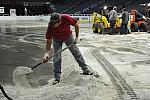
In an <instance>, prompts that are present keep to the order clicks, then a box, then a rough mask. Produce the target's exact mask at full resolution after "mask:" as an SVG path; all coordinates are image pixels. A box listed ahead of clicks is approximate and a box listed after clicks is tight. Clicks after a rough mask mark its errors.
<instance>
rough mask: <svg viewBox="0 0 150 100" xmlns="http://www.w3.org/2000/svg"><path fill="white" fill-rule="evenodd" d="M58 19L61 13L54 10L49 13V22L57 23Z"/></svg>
mask: <svg viewBox="0 0 150 100" xmlns="http://www.w3.org/2000/svg"><path fill="white" fill-rule="evenodd" d="M60 19H61V15H60V14H59V13H56V12H54V13H52V14H51V17H50V23H51V24H54V23H57V22H59V21H60Z"/></svg>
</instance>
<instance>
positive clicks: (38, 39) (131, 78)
mask: <svg viewBox="0 0 150 100" xmlns="http://www.w3.org/2000/svg"><path fill="white" fill-rule="evenodd" d="M46 27H47V22H42V21H39V22H34V21H33V22H32V21H31V22H26V21H24V22H23V21H22V22H9V21H8V22H6V21H4V22H0V82H1V83H2V84H4V85H6V86H7V85H13V81H12V74H13V71H14V70H15V68H16V67H18V66H28V67H32V66H34V65H35V64H37V63H39V61H40V60H41V59H42V57H43V54H44V51H45V31H46ZM80 27H81V29H80V38H81V42H80V44H79V48H80V50H81V52H82V53H83V56H84V57H85V60H86V61H87V63H88V64H89V66H90V67H91V68H92V69H93V70H94V71H96V72H98V73H99V74H100V75H101V78H102V80H103V82H104V83H106V84H108V86H105V88H104V87H103V88H102V87H101V89H102V90H100V91H99V92H98V95H99V96H100V98H101V99H99V97H98V96H96V98H97V99H96V98H95V99H91V100H117V99H114V98H115V95H116V94H115V92H114V89H113V86H112V85H111V82H110V80H109V77H108V76H107V75H106V73H105V71H104V70H103V69H102V67H101V65H100V64H99V63H98V62H97V61H96V59H95V57H94V56H93V55H92V54H91V52H92V50H93V49H95V48H98V49H100V51H101V54H103V55H104V56H105V57H106V59H107V60H108V61H109V62H110V63H111V64H113V65H114V66H115V68H116V69H117V70H118V71H119V72H120V74H121V75H122V76H123V77H124V79H125V80H126V81H127V83H128V84H129V85H130V86H131V87H132V88H133V89H134V90H135V92H136V93H137V94H138V96H139V97H140V98H141V100H150V97H149V95H150V89H149V88H150V86H149V84H150V81H149V76H150V74H149V72H150V68H149V65H150V51H149V49H150V48H149V45H150V34H148V33H133V34H128V35H99V34H94V33H93V32H92V30H91V24H80ZM67 54H68V53H66V55H67ZM66 55H64V57H66ZM64 63H67V62H64ZM71 64H72V65H71ZM73 65H75V66H76V64H74V63H73V62H72V63H70V62H69V64H68V65H67V66H73ZM67 68H68V67H67ZM63 70H64V69H63ZM64 73H67V72H64ZM67 74H69V73H67ZM51 78H53V67H52V63H51V60H50V61H49V63H48V64H44V65H41V66H40V67H38V68H36V69H35V70H34V72H33V73H32V74H30V75H29V76H28V79H29V80H30V83H31V85H32V86H33V87H34V88H36V87H40V86H44V85H46V84H47V83H48V80H50V79H51ZM65 78H66V79H65ZM65 78H64V79H63V80H64V81H65V82H66V80H67V78H68V79H69V76H68V77H65ZM74 78H75V77H74ZM67 82H68V81H67ZM73 82H74V81H73ZM81 83H82V82H81ZM68 84H69V83H68ZM70 84H71V83H70ZM78 84H79V83H78ZM61 86H64V84H61V85H60V86H59V87H61ZM42 88H43V87H42ZM52 88H53V87H52ZM61 88H62V87H61ZM13 89H14V88H13ZM54 89H55V88H54ZM57 89H58V87H57ZM59 89H60V88H59ZM62 89H63V88H62ZM8 90H9V89H8ZM60 90H61V89H60ZM10 91H12V90H10ZM10 91H9V92H10ZM62 91H63V90H62ZM56 92H58V91H56ZM10 93H11V92H10ZM44 93H45V92H44ZM113 93H114V94H113ZM14 94H15V93H14ZM12 95H13V94H11V96H12ZM49 95H50V94H49ZM93 95H95V94H93ZM111 96H112V97H111ZM0 97H2V95H0ZM106 97H107V99H106ZM2 100H3V99H2ZM21 100H24V99H21ZM28 100H30V99H28ZM32 100H33V99H32ZM36 100H37V99H36ZM38 100H43V99H38ZM45 100H46V99H45ZM53 100H58V99H53ZM61 100H63V99H61ZM66 100H70V99H66ZM82 100H84V99H82ZM85 100H88V99H85ZM89 100H90V99H89Z"/></svg>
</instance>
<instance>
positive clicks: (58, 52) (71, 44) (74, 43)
mask: <svg viewBox="0 0 150 100" xmlns="http://www.w3.org/2000/svg"><path fill="white" fill-rule="evenodd" d="M74 44H75V43H74ZM72 45H73V44H71V45H69V46H67V47H65V48H63V49H62V50H60V51H58V52H56V53H54V54H53V55H52V56H50V57H49V58H48V60H49V59H51V58H53V57H54V56H55V55H57V54H59V53H61V52H63V51H65V50H66V49H68V48H70V47H71V46H72ZM41 64H43V62H40V63H38V64H36V65H35V66H33V67H32V68H31V69H32V70H33V69H34V68H36V67H38V66H39V65H41Z"/></svg>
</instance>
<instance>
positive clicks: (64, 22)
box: [46, 14, 77, 41]
mask: <svg viewBox="0 0 150 100" xmlns="http://www.w3.org/2000/svg"><path fill="white" fill-rule="evenodd" d="M76 23H77V20H75V19H74V18H72V17H71V16H69V15H67V14H62V15H61V23H60V25H59V26H58V27H53V26H52V25H50V24H49V25H48V27H47V32H46V39H52V38H56V39H58V40H62V41H65V40H67V39H68V38H69V36H70V35H71V34H72V30H71V29H70V25H73V26H74V25H75V24H76Z"/></svg>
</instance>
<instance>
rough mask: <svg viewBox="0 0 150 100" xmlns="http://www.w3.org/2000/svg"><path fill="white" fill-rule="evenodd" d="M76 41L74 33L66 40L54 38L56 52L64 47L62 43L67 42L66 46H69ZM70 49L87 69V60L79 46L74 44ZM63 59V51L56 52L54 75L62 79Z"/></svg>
mask: <svg viewBox="0 0 150 100" xmlns="http://www.w3.org/2000/svg"><path fill="white" fill-rule="evenodd" d="M74 41H75V39H74V37H73V35H71V36H70V37H69V38H68V39H67V40H66V41H61V40H58V39H55V38H53V48H54V54H55V53H56V52H58V51H59V50H61V49H62V44H63V43H65V44H66V46H69V45H71V44H73V43H74ZM69 50H70V51H71V53H72V55H73V56H74V58H75V60H76V61H77V63H78V64H79V66H80V67H81V69H82V70H86V69H87V64H86V63H85V60H84V58H83V56H82V54H81V52H80V51H79V48H78V47H77V45H76V44H74V45H73V46H71V47H70V48H69ZM61 61H62V59H61V53H59V54H56V55H55V56H54V58H53V64H54V77H55V79H60V76H61Z"/></svg>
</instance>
